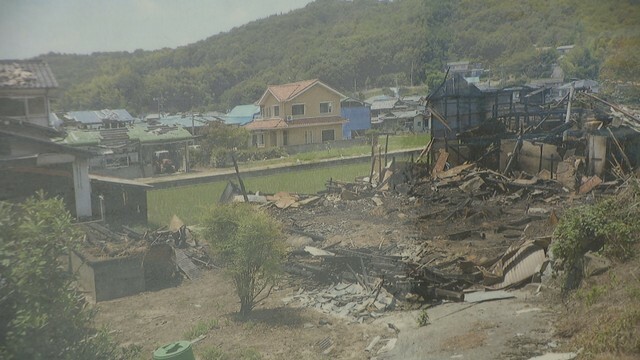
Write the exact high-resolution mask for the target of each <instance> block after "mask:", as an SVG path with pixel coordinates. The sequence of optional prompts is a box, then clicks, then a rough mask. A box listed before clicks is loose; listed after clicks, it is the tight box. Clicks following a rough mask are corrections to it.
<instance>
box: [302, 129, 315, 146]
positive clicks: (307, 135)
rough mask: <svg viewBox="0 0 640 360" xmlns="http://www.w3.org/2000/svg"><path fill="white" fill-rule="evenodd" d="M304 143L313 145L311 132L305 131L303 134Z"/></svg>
mask: <svg viewBox="0 0 640 360" xmlns="http://www.w3.org/2000/svg"><path fill="white" fill-rule="evenodd" d="M304 143H305V144H312V143H313V131H311V130H305V132H304Z"/></svg>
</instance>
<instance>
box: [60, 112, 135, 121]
mask: <svg viewBox="0 0 640 360" xmlns="http://www.w3.org/2000/svg"><path fill="white" fill-rule="evenodd" d="M66 117H68V118H69V119H72V120H74V121H77V122H80V123H82V124H85V125H89V124H101V123H102V121H103V120H112V121H128V122H132V121H134V120H135V118H134V117H133V116H131V114H129V112H128V111H127V110H125V109H116V110H109V109H103V110H91V111H69V112H68V113H67V115H66Z"/></svg>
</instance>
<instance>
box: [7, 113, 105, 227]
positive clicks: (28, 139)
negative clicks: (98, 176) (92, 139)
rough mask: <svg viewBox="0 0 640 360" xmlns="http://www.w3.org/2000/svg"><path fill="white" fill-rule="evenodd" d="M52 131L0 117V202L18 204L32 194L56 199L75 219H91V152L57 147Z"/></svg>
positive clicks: (58, 133)
mask: <svg viewBox="0 0 640 360" xmlns="http://www.w3.org/2000/svg"><path fill="white" fill-rule="evenodd" d="M60 135H61V133H60V132H59V131H57V130H55V129H53V128H50V127H47V126H41V125H38V124H33V123H31V122H26V121H20V120H17V119H11V118H6V117H0V201H9V202H22V201H24V200H25V199H27V198H28V197H30V196H33V195H34V194H35V192H36V191H38V190H43V191H44V192H45V193H46V194H47V195H48V196H60V197H61V198H62V199H63V200H64V201H65V204H67V207H68V209H69V211H70V212H71V213H72V214H73V215H74V216H76V217H77V218H81V219H84V218H91V216H92V207H91V184H90V181H89V163H88V160H89V158H90V157H91V156H92V155H93V154H92V152H90V151H88V150H84V149H77V148H73V147H70V146H67V145H64V144H58V143H56V142H54V141H53V140H52V139H54V138H56V137H58V136H60Z"/></svg>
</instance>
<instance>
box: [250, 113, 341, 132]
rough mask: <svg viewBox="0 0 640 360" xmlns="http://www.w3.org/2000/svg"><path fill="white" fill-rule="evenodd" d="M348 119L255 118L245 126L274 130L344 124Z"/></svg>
mask: <svg viewBox="0 0 640 360" xmlns="http://www.w3.org/2000/svg"><path fill="white" fill-rule="evenodd" d="M346 121H347V120H346V119H344V118H342V117H340V116H331V117H319V118H304V119H294V120H289V121H284V120H282V119H268V120H254V121H252V122H250V123H248V124H247V125H245V126H244V127H245V128H246V129H248V130H272V129H284V128H292V127H308V126H315V125H330V124H342V123H345V122H346Z"/></svg>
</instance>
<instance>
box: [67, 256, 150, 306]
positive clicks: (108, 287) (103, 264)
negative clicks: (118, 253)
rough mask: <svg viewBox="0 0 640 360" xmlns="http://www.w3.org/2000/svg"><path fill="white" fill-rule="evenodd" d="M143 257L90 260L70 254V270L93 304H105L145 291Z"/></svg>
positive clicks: (88, 257) (87, 257)
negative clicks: (103, 302)
mask: <svg viewBox="0 0 640 360" xmlns="http://www.w3.org/2000/svg"><path fill="white" fill-rule="evenodd" d="M142 258H143V254H142V253H141V254H136V255H132V256H128V257H123V258H114V259H104V260H102V259H100V260H96V259H91V258H90V256H89V255H86V254H82V253H79V252H76V251H72V252H71V254H70V265H71V271H72V272H73V273H74V274H76V275H77V276H78V281H79V283H80V286H81V287H82V288H83V289H84V290H85V291H87V292H89V295H90V296H91V297H93V299H95V301H105V300H111V299H116V298H119V297H123V296H129V295H134V294H137V293H139V292H142V291H144V290H145V280H144V269H143V267H142Z"/></svg>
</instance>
